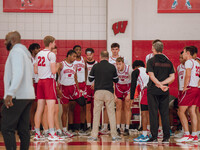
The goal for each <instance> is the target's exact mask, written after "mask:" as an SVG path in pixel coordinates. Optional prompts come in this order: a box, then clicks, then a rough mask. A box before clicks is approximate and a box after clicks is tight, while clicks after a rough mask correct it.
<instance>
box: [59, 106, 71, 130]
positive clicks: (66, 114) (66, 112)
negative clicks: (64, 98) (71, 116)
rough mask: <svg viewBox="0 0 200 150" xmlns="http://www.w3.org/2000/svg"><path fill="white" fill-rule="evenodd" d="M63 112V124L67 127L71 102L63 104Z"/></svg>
mask: <svg viewBox="0 0 200 150" xmlns="http://www.w3.org/2000/svg"><path fill="white" fill-rule="evenodd" d="M62 108H63V112H62V116H61V118H62V126H63V128H65V127H67V120H68V112H69V104H63V105H62Z"/></svg>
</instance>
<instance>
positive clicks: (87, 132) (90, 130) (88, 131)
mask: <svg viewBox="0 0 200 150" xmlns="http://www.w3.org/2000/svg"><path fill="white" fill-rule="evenodd" d="M91 132H92V128H91V127H89V128H87V129H86V131H85V133H86V136H88V135H90V134H91Z"/></svg>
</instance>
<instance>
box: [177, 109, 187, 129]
mask: <svg viewBox="0 0 200 150" xmlns="http://www.w3.org/2000/svg"><path fill="white" fill-rule="evenodd" d="M187 109H188V106H179V109H178V116H179V118H180V121H181V124H182V127H183V129H184V132H189V128H188V120H187V117H186V115H185V112H186V110H187Z"/></svg>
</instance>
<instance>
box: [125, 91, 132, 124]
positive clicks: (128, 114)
mask: <svg viewBox="0 0 200 150" xmlns="http://www.w3.org/2000/svg"><path fill="white" fill-rule="evenodd" d="M130 110H131V100H130V97H129V95H128V96H127V97H126V98H125V104H124V114H125V123H126V126H127V125H130V118H131V111H130Z"/></svg>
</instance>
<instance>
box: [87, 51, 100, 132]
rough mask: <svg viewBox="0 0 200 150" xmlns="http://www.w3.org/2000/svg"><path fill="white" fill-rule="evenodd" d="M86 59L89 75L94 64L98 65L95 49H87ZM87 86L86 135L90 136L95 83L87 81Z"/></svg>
mask: <svg viewBox="0 0 200 150" xmlns="http://www.w3.org/2000/svg"><path fill="white" fill-rule="evenodd" d="M85 54H86V59H87V63H86V64H87V69H88V75H87V76H89V74H90V71H91V69H92V67H93V65H94V64H96V63H97V61H95V60H94V49H92V48H87V49H86V50H85ZM86 85H87V105H86V120H87V130H86V134H87V135H88V134H90V132H91V122H92V120H91V114H92V112H91V103H92V101H93V100H94V82H90V81H89V80H87V81H86Z"/></svg>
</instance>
